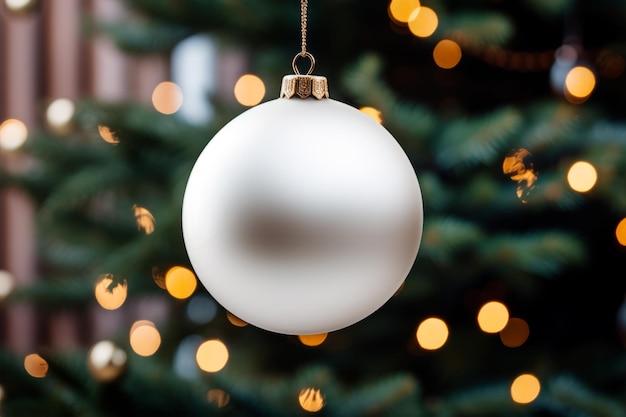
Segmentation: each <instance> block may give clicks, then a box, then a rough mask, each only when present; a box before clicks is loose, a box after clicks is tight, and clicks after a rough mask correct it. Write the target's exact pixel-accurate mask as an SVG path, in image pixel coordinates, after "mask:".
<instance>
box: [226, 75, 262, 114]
mask: <svg viewBox="0 0 626 417" xmlns="http://www.w3.org/2000/svg"><path fill="white" fill-rule="evenodd" d="M234 93H235V99H236V100H237V102H238V103H239V104H242V105H244V106H248V107H251V106H256V105H257V104H259V103H260V102H261V100H263V97H265V83H264V82H263V80H261V79H260V78H259V77H257V76H256V75H253V74H244V75H242V76H241V77H239V79H238V80H237V82H236V83H235V88H234Z"/></svg>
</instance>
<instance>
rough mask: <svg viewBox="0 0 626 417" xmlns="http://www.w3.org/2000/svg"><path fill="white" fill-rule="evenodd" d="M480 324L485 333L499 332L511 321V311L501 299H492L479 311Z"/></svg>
mask: <svg viewBox="0 0 626 417" xmlns="http://www.w3.org/2000/svg"><path fill="white" fill-rule="evenodd" d="M477 320H478V325H479V327H480V329H481V330H482V331H484V332H485V333H498V332H500V331H501V330H502V329H504V327H505V326H506V324H507V323H508V321H509V311H508V309H507V308H506V306H505V305H504V304H502V303H501V302H499V301H490V302H488V303H486V304H484V305H483V306H482V307H481V308H480V310H479V311H478V316H477Z"/></svg>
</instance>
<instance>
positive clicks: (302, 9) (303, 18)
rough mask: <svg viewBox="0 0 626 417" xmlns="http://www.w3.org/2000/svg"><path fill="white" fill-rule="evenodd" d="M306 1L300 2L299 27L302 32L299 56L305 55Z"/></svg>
mask: <svg viewBox="0 0 626 417" xmlns="http://www.w3.org/2000/svg"><path fill="white" fill-rule="evenodd" d="M308 3H309V2H308V0H301V1H300V27H301V32H302V52H300V55H302V56H305V55H306V25H307V12H308Z"/></svg>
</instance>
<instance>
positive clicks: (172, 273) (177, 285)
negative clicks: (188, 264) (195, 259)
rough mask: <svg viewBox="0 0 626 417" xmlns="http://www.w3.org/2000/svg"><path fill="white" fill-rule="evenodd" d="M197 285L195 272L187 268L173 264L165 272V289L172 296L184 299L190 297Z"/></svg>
mask: <svg viewBox="0 0 626 417" xmlns="http://www.w3.org/2000/svg"><path fill="white" fill-rule="evenodd" d="M197 286H198V280H197V279H196V274H194V273H193V271H191V270H190V269H188V268H184V267H182V266H175V267H173V268H170V269H169V270H168V271H167V273H166V274H165V289H166V290H167V292H168V293H169V294H170V295H171V296H172V297H174V298H178V299H180V300H184V299H186V298H189V297H191V294H193V292H194V291H195V290H196V287H197Z"/></svg>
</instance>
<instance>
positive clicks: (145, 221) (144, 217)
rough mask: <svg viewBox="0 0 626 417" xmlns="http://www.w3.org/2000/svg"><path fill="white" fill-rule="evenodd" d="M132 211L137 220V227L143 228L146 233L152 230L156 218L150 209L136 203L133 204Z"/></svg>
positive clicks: (150, 232) (148, 233)
mask: <svg viewBox="0 0 626 417" xmlns="http://www.w3.org/2000/svg"><path fill="white" fill-rule="evenodd" d="M133 213H134V215H135V221H136V222H137V229H138V230H140V231H141V230H143V232H144V233H145V234H147V235H150V234H152V233H153V232H154V224H155V223H156V220H155V219H154V216H153V215H152V213H150V210H148V209H146V208H144V207H140V206H138V205H137V204H135V205H133Z"/></svg>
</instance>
